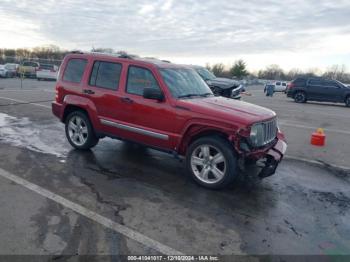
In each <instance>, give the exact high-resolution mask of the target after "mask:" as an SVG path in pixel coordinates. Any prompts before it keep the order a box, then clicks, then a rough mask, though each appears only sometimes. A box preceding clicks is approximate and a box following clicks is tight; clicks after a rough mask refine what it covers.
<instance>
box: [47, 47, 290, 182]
mask: <svg viewBox="0 0 350 262" xmlns="http://www.w3.org/2000/svg"><path fill="white" fill-rule="evenodd" d="M52 111H53V113H54V115H56V116H57V117H58V118H59V119H60V120H61V121H62V122H63V123H65V130H66V136H67V139H68V141H69V143H70V144H71V145H72V146H73V147H74V148H77V149H82V150H86V149H89V148H91V147H93V146H95V145H96V144H97V142H98V140H99V139H100V138H103V137H105V136H108V137H112V138H116V139H121V140H127V141H134V142H137V143H141V144H143V145H146V146H149V147H151V148H155V149H159V150H162V151H165V152H168V153H171V154H175V155H177V156H180V157H181V156H183V157H185V159H186V167H187V169H188V171H189V173H190V174H191V175H192V177H193V178H194V180H195V181H196V182H198V183H199V184H201V185H202V186H205V187H208V188H222V187H224V186H226V185H228V184H229V183H231V182H232V181H233V180H234V178H235V177H236V176H237V174H238V172H239V169H240V168H243V167H244V163H245V160H250V162H251V161H252V160H253V161H256V160H259V159H264V160H265V161H264V164H265V166H264V167H263V168H262V170H261V171H260V174H259V176H260V177H267V176H270V175H272V174H274V173H275V170H276V168H277V165H278V164H279V162H280V161H281V159H282V158H283V155H284V153H285V151H286V148H287V145H286V143H285V141H284V135H283V134H282V133H281V132H280V130H279V128H278V126H277V119H276V114H275V113H274V112H273V111H271V110H269V109H266V108H263V107H260V106H256V105H253V104H249V103H246V102H242V101H237V100H233V99H229V98H224V97H216V96H214V95H213V93H212V92H211V90H210V88H209V87H208V85H207V84H206V83H205V82H204V81H203V80H202V78H201V77H200V76H199V75H198V74H197V73H196V71H194V70H193V69H191V68H189V67H187V66H184V65H176V64H172V63H168V62H163V61H160V60H156V59H141V58H132V57H130V56H126V55H124V56H114V55H105V54H96V53H72V54H68V55H67V56H66V57H65V58H64V61H63V63H62V66H61V69H60V72H59V76H58V81H57V85H56V98H55V101H54V102H53V103H52Z"/></svg>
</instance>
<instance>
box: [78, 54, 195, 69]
mask: <svg viewBox="0 0 350 262" xmlns="http://www.w3.org/2000/svg"><path fill="white" fill-rule="evenodd" d="M71 54H77V55H88V56H96V57H101V58H104V59H106V58H107V59H108V58H117V59H118V60H119V59H121V60H125V61H130V60H131V61H138V62H141V63H146V64H152V65H154V66H156V67H158V68H188V66H186V65H179V64H173V63H171V62H169V61H166V60H160V59H157V58H142V57H139V56H137V55H130V54H119V53H114V54H109V53H99V52H80V51H74V52H72V53H71Z"/></svg>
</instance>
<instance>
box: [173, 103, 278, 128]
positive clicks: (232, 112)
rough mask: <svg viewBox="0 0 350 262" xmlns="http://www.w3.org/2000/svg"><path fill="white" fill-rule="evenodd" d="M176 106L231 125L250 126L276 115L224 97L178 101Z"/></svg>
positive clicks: (258, 107) (261, 108) (252, 105)
mask: <svg viewBox="0 0 350 262" xmlns="http://www.w3.org/2000/svg"><path fill="white" fill-rule="evenodd" d="M177 102H178V105H180V106H182V107H185V108H188V109H190V110H191V111H194V112H196V113H199V114H203V115H205V116H210V117H212V118H215V119H220V120H226V121H228V122H231V123H240V124H243V125H251V124H253V123H256V122H261V121H264V120H268V119H271V118H273V117H275V116H276V113H275V112H274V111H272V110H270V109H267V108H265V107H261V106H257V105H254V104H251V103H247V102H243V101H240V100H234V99H230V98H225V97H208V98H194V99H182V100H178V101H177Z"/></svg>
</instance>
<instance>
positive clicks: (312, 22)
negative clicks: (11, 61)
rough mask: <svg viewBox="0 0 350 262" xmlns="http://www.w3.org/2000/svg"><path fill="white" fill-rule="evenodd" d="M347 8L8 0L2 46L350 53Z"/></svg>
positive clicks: (296, 2) (0, 17) (272, 2)
mask: <svg viewBox="0 0 350 262" xmlns="http://www.w3.org/2000/svg"><path fill="white" fill-rule="evenodd" d="M349 13H350V2H349V1H347V0H338V1H326V0H309V1H304V0H285V1H280V0H266V1H260V0H251V1H245V2H243V1H234V0H206V1H200V0H196V1H195V0H177V1H171V0H166V1H163V0H155V1H150V0H149V1H146V0H125V1H111V0H108V1H106V0H101V1H95V2H92V1H85V0H61V1H54V0H46V1H40V2H39V1H33V0H17V1H8V0H5V1H2V4H1V6H0V33H1V35H4V33H6V35H7V36H8V37H6V39H2V41H1V42H0V46H7V47H10V45H14V43H16V44H17V45H20V46H26V45H37V44H45V43H55V44H57V45H59V46H63V47H65V48H79V49H85V50H89V49H91V47H92V46H95V47H112V48H114V49H116V50H128V51H130V52H134V53H138V54H141V55H152V56H161V57H175V58H179V57H186V58H189V57H190V58H192V59H193V61H199V60H200V59H202V58H203V57H206V58H208V59H209V60H210V61H216V59H217V60H218V59H223V58H230V59H234V58H236V57H244V56H250V57H251V56H255V57H256V58H257V59H258V57H262V56H263V57H266V56H270V57H278V54H284V56H288V54H291V55H292V54H295V55H296V56H298V55H301V54H303V55H307V54H308V53H312V56H316V57H317V55H319V56H324V57H329V56H332V55H337V56H339V55H341V54H344V55H348V54H349V53H350V51H347V50H348V48H347V47H346V44H347V43H349V41H348V40H349V37H350V23H349V22H350V16H349ZM2 38H3V37H2ZM17 38H18V40H19V42H20V44H19V43H18V41H16V39H17ZM25 39H27V41H25ZM345 43H346V44H345ZM257 59H256V60H257ZM252 61H253V60H252ZM276 62H277V63H278V61H276ZM280 64H281V63H280Z"/></svg>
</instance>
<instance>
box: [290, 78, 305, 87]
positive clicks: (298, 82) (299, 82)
mask: <svg viewBox="0 0 350 262" xmlns="http://www.w3.org/2000/svg"><path fill="white" fill-rule="evenodd" d="M293 84H295V85H299V86H303V85H305V84H306V79H305V78H297V79H295V80H294V81H293Z"/></svg>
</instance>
